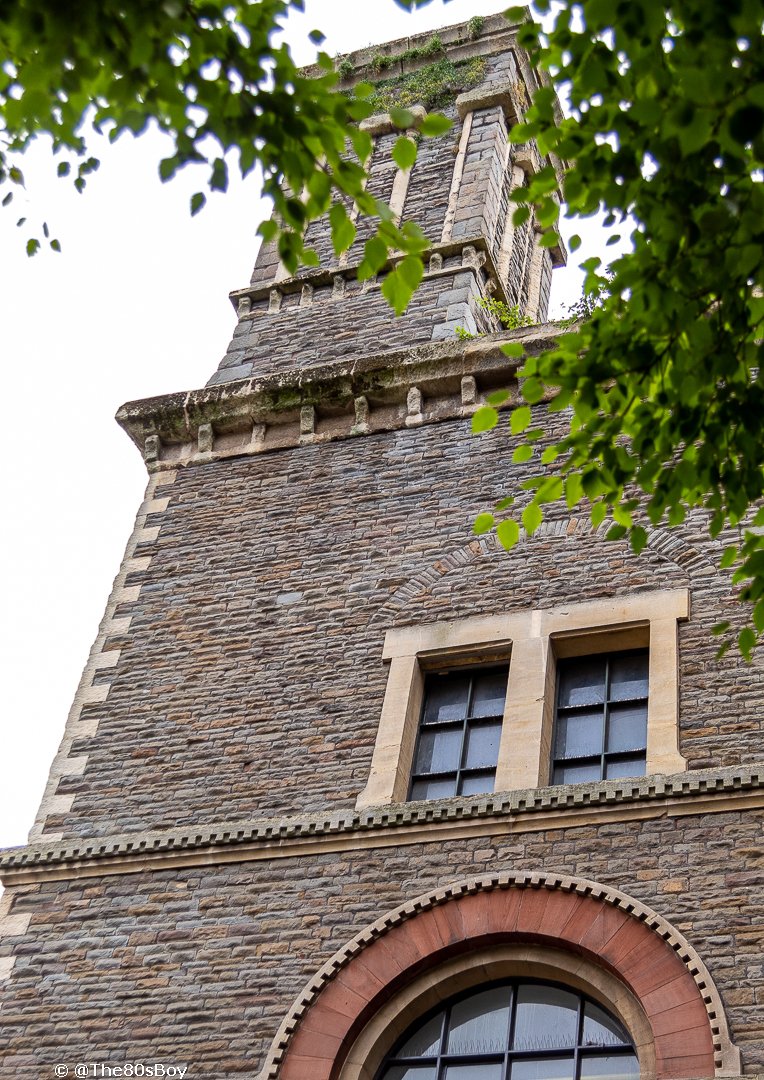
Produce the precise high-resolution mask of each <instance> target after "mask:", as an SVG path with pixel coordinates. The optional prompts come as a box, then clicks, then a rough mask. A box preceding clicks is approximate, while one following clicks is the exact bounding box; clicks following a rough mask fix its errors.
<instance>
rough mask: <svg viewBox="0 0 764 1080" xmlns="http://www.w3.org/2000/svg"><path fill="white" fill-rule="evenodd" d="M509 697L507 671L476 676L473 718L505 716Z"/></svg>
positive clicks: (502, 670) (473, 691) (504, 669)
mask: <svg viewBox="0 0 764 1080" xmlns="http://www.w3.org/2000/svg"><path fill="white" fill-rule="evenodd" d="M506 696H507V669H506V668H502V669H501V670H500V671H487V672H484V673H483V674H479V673H476V674H475V683H474V687H473V690H472V713H471V715H472V716H503V715H504V699H505V698H506Z"/></svg>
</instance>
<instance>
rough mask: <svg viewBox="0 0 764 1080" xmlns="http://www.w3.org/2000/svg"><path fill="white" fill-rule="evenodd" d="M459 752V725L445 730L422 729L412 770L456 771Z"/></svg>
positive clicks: (460, 730)
mask: <svg viewBox="0 0 764 1080" xmlns="http://www.w3.org/2000/svg"><path fill="white" fill-rule="evenodd" d="M461 754H462V729H461V727H457V728H456V729H455V730H453V729H449V730H447V731H423V732H422V735H421V737H420V739H419V750H418V752H417V756H416V767H415V768H414V772H416V773H429V772H456V770H457V769H458V768H459V758H460V757H461Z"/></svg>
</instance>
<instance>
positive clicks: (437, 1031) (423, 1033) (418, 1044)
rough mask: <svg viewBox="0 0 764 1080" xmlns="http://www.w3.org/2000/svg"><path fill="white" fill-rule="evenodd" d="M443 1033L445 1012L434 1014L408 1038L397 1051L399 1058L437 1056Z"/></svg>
mask: <svg viewBox="0 0 764 1080" xmlns="http://www.w3.org/2000/svg"><path fill="white" fill-rule="evenodd" d="M442 1033H443V1012H442V1011H441V1012H439V1013H438V1015H437V1016H433V1017H432V1018H431V1019H430V1020H428V1021H427V1023H426V1024H425V1025H424V1027H421V1028H420V1029H419V1031H415V1032H414V1034H413V1035H412V1036H411V1037H410V1038H409V1039H407V1040H406V1042H405V1043H404V1044H403V1046H402V1047H401V1048H400V1049H399V1050H398V1051H397V1052H396V1054H395V1056H396V1057H398V1058H413V1057H435V1056H436V1055H437V1054H438V1052H439V1050H440V1037H441V1035H442Z"/></svg>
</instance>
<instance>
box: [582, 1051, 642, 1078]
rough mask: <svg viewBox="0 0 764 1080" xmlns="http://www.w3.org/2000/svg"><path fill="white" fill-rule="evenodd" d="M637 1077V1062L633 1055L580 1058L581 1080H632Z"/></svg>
mask: <svg viewBox="0 0 764 1080" xmlns="http://www.w3.org/2000/svg"><path fill="white" fill-rule="evenodd" d="M636 1076H639V1062H638V1061H637V1059H636V1056H635V1055H634V1054H607V1055H606V1056H605V1057H601V1056H597V1057H586V1056H582V1057H581V1080H587V1078H589V1077H596V1078H597V1080H633V1078H634V1077H636Z"/></svg>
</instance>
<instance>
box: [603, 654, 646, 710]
mask: <svg viewBox="0 0 764 1080" xmlns="http://www.w3.org/2000/svg"><path fill="white" fill-rule="evenodd" d="M647 663H648V660H647V653H646V652H645V653H640V654H639V656H614V657H612V658H611V660H610V700H611V701H628V700H629V698H638V697H647Z"/></svg>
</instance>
